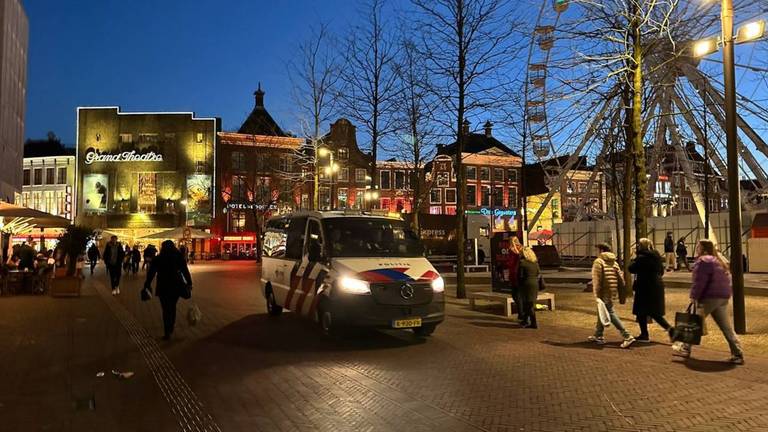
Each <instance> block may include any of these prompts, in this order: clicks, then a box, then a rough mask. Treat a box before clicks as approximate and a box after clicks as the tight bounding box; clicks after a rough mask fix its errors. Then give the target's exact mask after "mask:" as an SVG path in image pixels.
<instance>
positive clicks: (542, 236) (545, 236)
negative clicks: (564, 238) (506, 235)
mask: <svg viewBox="0 0 768 432" xmlns="http://www.w3.org/2000/svg"><path fill="white" fill-rule="evenodd" d="M554 235H555V233H553V232H552V230H547V229H545V230H539V231H533V232H530V233H528V240H549V239H551V238H552V236H554Z"/></svg>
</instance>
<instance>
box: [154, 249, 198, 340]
mask: <svg viewBox="0 0 768 432" xmlns="http://www.w3.org/2000/svg"><path fill="white" fill-rule="evenodd" d="M155 275H157V284H156V285H155V296H157V298H159V299H160V305H161V306H162V309H163V330H164V332H165V333H164V334H163V340H168V339H170V338H171V334H173V328H174V326H175V324H176V303H177V302H178V301H179V297H180V295H181V291H182V289H186V288H188V289H189V290H190V291H191V290H192V276H191V275H190V274H189V269H188V268H187V262H186V260H185V259H184V257H183V256H182V255H181V252H179V250H178V249H176V246H175V245H174V244H173V241H171V240H166V241H164V242H163V243H161V244H160V253H159V254H158V255H157V256H156V257H155V258H154V259H153V260H152V262H151V263H150V265H149V271H148V272H147V280H146V282H144V289H147V290H151V289H152V279H154V278H155Z"/></svg>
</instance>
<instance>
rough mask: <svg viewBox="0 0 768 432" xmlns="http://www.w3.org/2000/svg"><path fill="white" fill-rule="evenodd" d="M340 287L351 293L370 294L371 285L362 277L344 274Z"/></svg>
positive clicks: (339, 283) (340, 280)
mask: <svg viewBox="0 0 768 432" xmlns="http://www.w3.org/2000/svg"><path fill="white" fill-rule="evenodd" d="M338 287H339V289H341V290H342V291H344V292H346V293H349V294H370V293H371V286H370V284H368V282H366V281H364V280H360V279H355V278H351V277H349V276H344V277H342V278H340V279H339V282H338Z"/></svg>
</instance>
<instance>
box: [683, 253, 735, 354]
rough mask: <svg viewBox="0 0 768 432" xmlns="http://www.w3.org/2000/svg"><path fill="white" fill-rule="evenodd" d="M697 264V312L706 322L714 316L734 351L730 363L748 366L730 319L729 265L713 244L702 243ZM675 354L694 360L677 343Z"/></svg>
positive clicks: (693, 290) (694, 295) (693, 295)
mask: <svg viewBox="0 0 768 432" xmlns="http://www.w3.org/2000/svg"><path fill="white" fill-rule="evenodd" d="M696 256H697V257H698V258H696V262H695V263H694V264H693V286H692V287H691V301H694V302H696V303H697V309H696V310H697V312H698V314H699V315H701V317H702V319H704V318H706V316H707V315H712V318H714V320H715V323H717V326H718V327H720V331H721V332H723V336H725V339H726V340H727V341H728V346H729V347H730V348H731V358H730V359H729V361H730V362H731V363H734V364H744V353H743V352H742V350H741V344H740V343H739V339H738V338H737V337H736V333H734V331H733V328H732V327H731V324H730V320H729V319H728V300H729V299H730V298H731V295H732V292H731V278H730V276H729V268H728V262H727V261H725V260H724V259H723V258H722V256H721V255H719V254H718V253H717V252H716V251H715V244H714V243H712V240H709V239H703V240H699V243H698V244H697V245H696ZM672 349H673V350H674V354H675V355H677V356H680V357H686V358H687V357H690V355H691V346H690V345H688V344H680V343H676V344H674V345H673V346H672Z"/></svg>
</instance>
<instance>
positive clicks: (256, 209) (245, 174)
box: [212, 86, 304, 258]
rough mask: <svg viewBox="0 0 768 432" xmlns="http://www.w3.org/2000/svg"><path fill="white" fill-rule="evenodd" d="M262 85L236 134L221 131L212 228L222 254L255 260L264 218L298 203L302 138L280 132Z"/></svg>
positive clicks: (293, 206) (293, 207)
mask: <svg viewBox="0 0 768 432" xmlns="http://www.w3.org/2000/svg"><path fill="white" fill-rule="evenodd" d="M264 94H265V92H264V91H263V90H262V89H261V86H259V88H258V89H257V90H256V92H254V96H255V100H254V102H255V103H254V107H253V110H252V111H251V113H250V114H249V116H248V117H247V118H246V119H245V121H244V122H243V124H242V125H241V126H240V128H239V129H238V130H237V131H236V132H220V133H219V145H218V147H217V152H216V155H217V156H216V160H217V164H216V187H217V197H216V207H215V210H216V211H215V215H216V217H215V221H214V227H213V229H212V232H213V233H214V234H215V236H216V237H217V238H218V239H221V243H220V246H219V252H220V253H221V254H222V256H223V257H225V258H255V257H256V251H257V250H258V238H259V235H260V233H261V232H262V227H263V226H264V223H265V221H266V220H267V219H268V218H269V217H270V216H273V215H276V214H280V213H284V212H290V211H291V210H294V209H297V208H299V206H300V204H301V195H302V186H303V184H304V182H303V180H302V176H301V167H300V166H299V165H300V163H299V158H298V157H297V156H298V154H299V148H300V147H301V146H302V144H303V143H304V140H303V139H301V138H296V137H292V136H290V135H289V134H288V133H286V132H284V131H283V130H282V129H281V128H280V126H279V125H278V124H277V122H276V121H275V120H274V119H273V118H272V116H271V115H270V114H269V112H268V111H267V109H266V108H265V107H264Z"/></svg>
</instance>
